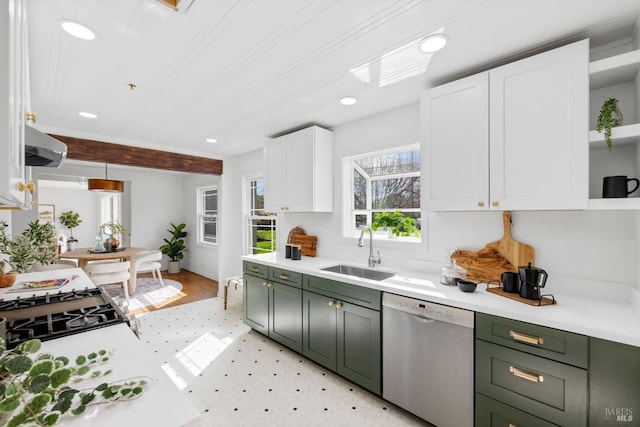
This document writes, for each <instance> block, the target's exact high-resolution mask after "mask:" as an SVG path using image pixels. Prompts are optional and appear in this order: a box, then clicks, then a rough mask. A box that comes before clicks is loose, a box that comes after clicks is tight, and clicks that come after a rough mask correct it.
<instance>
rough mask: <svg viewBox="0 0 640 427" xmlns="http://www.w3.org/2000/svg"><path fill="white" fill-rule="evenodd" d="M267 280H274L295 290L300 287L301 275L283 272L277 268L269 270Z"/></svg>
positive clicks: (293, 272) (287, 271)
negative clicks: (293, 287)
mask: <svg viewBox="0 0 640 427" xmlns="http://www.w3.org/2000/svg"><path fill="white" fill-rule="evenodd" d="M269 280H275V281H278V282H280V283H284V284H286V285H289V286H295V287H296V288H301V287H302V273H297V272H295V271H289V270H283V269H281V268H277V267H270V268H269Z"/></svg>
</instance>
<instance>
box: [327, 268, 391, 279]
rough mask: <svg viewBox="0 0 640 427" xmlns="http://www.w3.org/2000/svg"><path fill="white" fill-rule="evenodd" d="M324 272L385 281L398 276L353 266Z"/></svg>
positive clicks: (328, 269) (329, 269)
mask: <svg viewBox="0 0 640 427" xmlns="http://www.w3.org/2000/svg"><path fill="white" fill-rule="evenodd" d="M322 270H324V271H331V272H333V273H339V274H344V275H345V276H356V277H362V278H363V279H369V280H384V279H388V278H389V277H393V276H395V275H396V274H395V273H390V272H388V271H380V270H371V269H368V268H361V267H353V266H351V265H342V264H339V265H332V266H331V267H325V268H323V269H322Z"/></svg>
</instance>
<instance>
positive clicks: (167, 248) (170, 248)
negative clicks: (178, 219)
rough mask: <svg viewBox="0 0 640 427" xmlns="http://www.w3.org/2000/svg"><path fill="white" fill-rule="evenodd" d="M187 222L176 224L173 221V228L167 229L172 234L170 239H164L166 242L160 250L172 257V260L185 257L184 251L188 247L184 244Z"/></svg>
mask: <svg viewBox="0 0 640 427" xmlns="http://www.w3.org/2000/svg"><path fill="white" fill-rule="evenodd" d="M185 227H186V224H184V223H182V224H178V225H175V224H174V223H171V228H172V229H171V230H169V229H167V231H168V232H169V233H170V234H171V238H170V239H163V240H164V242H165V244H164V245H161V246H160V248H159V249H160V252H162V253H163V254H164V255H166V256H168V257H169V258H171V261H179V260H181V259H182V258H184V254H183V252H184V251H185V250H186V249H187V247H186V246H185V244H184V238H185V237H187V232H186V231H184V228H185Z"/></svg>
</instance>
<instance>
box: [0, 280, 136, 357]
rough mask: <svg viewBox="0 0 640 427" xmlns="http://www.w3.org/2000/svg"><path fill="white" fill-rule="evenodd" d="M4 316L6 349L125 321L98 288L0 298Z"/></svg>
mask: <svg viewBox="0 0 640 427" xmlns="http://www.w3.org/2000/svg"><path fill="white" fill-rule="evenodd" d="M0 317H4V318H5V319H6V321H7V322H6V329H7V336H6V343H7V348H14V347H15V346H17V345H18V344H20V343H21V342H24V341H27V340H30V339H34V338H37V339H40V340H42V341H46V340H50V339H54V338H59V337H63V336H67V335H72V334H76V333H79V332H85V331H88V330H92V329H97V328H102V327H105V326H110V325H113V324H117V323H123V322H127V323H129V319H128V318H127V316H126V315H125V313H124V312H123V311H122V310H121V309H120V307H118V305H117V304H116V303H115V302H113V300H112V299H111V298H110V297H109V296H108V295H107V294H106V293H103V292H102V291H101V290H100V288H87V289H81V290H73V291H70V292H57V293H48V294H46V295H40V296H31V297H26V298H17V299H15V300H10V301H3V300H0Z"/></svg>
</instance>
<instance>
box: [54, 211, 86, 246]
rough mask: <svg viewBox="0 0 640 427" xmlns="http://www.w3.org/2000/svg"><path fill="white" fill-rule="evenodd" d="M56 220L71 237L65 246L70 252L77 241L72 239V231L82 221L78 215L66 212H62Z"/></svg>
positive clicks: (76, 244)
mask: <svg viewBox="0 0 640 427" xmlns="http://www.w3.org/2000/svg"><path fill="white" fill-rule="evenodd" d="M58 220H59V221H60V223H61V224H62V225H64V226H65V227H67V228H68V229H69V234H70V235H71V237H69V238H68V239H67V246H68V248H69V250H70V251H73V250H75V249H76V247H77V246H78V239H76V238H75V237H73V229H74V228H76V227H77V226H79V225H80V223H81V222H82V220H81V219H80V214H78V213H77V212H74V211H66V212H62V213H61V214H60V216H59V217H58Z"/></svg>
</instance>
